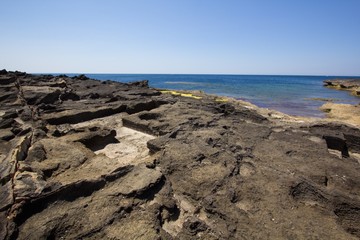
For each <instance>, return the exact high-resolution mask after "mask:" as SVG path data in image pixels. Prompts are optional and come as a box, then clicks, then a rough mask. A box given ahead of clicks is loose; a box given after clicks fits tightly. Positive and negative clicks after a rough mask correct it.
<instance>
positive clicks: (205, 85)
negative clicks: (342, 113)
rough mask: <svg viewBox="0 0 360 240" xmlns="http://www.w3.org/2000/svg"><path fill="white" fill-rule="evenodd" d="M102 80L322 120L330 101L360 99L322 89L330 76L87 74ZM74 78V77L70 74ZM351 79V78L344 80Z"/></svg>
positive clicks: (346, 93) (357, 100)
mask: <svg viewBox="0 0 360 240" xmlns="http://www.w3.org/2000/svg"><path fill="white" fill-rule="evenodd" d="M86 75H87V76H88V77H90V78H95V79H99V80H113V81H119V82H130V81H136V80H144V79H147V80H149V84H150V86H151V87H154V88H165V89H174V90H181V89H183V90H202V91H204V92H206V93H210V94H217V95H221V96H228V97H233V98H236V99H242V100H246V101H249V102H251V103H253V104H255V105H257V106H260V107H266V108H270V109H275V110H278V111H281V112H284V113H287V114H291V115H299V116H313V117H323V116H324V114H323V113H322V112H321V111H319V110H318V108H319V107H320V106H321V105H322V104H324V103H325V102H323V101H315V100H310V99H311V98H331V99H335V100H336V102H339V103H350V104H358V103H359V102H360V98H358V97H354V96H351V95H350V94H349V93H348V92H345V91H338V90H333V89H329V88H325V87H323V80H325V79H332V78H340V77H331V76H265V75H201V74H196V75H190V74H86ZM68 76H73V74H68ZM341 78H351V77H341Z"/></svg>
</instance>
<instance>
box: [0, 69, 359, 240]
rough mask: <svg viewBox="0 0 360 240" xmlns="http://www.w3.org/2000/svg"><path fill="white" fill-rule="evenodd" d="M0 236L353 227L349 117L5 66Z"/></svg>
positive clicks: (289, 234) (354, 234)
mask: <svg viewBox="0 0 360 240" xmlns="http://www.w3.org/2000/svg"><path fill="white" fill-rule="evenodd" d="M0 103H1V105H0V117H1V118H0V139H1V140H0V177H1V179H0V181H1V186H0V188H1V190H0V239H347V240H348V239H358V238H360V224H359V223H360V130H359V128H358V126H352V125H347V124H345V123H339V122H338V123H336V122H328V121H322V122H319V121H318V120H316V121H314V120H306V119H299V118H291V117H289V116H285V115H281V114H280V113H276V112H273V111H268V110H264V109H259V108H256V107H255V106H252V105H251V104H248V103H245V102H241V101H233V100H230V99H226V98H220V97H216V96H209V95H205V94H203V93H200V92H193V93H186V92H175V91H159V90H156V89H151V88H149V87H148V83H147V81H145V80H144V81H139V82H134V83H129V84H124V83H118V82H112V81H97V80H93V79H88V78H87V77H86V76H84V75H80V76H76V77H73V78H70V77H67V76H65V75H62V76H51V75H41V76H40V75H30V74H26V73H22V72H7V71H6V70H2V71H0Z"/></svg>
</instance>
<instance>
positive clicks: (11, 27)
mask: <svg viewBox="0 0 360 240" xmlns="http://www.w3.org/2000/svg"><path fill="white" fill-rule="evenodd" d="M359 12H360V1H358V0H302V1H290V0H273V1H269V0H248V1H247V0H234V1H232V0H222V1H221V0H206V1H204V0H191V1H190V0H178V1H175V0H147V1H146V0H142V1H138V0H129V1H127V0H124V1H122V0H118V1H116V0H107V1H100V0H71V1H70V0H61V1H49V0H32V1H29V0H1V1H0V32H1V33H0V68H1V69H2V68H6V69H8V70H21V71H27V72H64V73H70V72H76V73H81V72H84V73H218V74H223V73H225V74H304V75H356V76H359V75H360V14H359Z"/></svg>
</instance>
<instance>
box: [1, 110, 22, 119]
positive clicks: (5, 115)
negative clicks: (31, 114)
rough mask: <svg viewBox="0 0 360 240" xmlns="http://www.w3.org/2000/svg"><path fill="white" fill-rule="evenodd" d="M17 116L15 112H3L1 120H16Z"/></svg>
mask: <svg viewBox="0 0 360 240" xmlns="http://www.w3.org/2000/svg"><path fill="white" fill-rule="evenodd" d="M17 116H18V114H17V112H16V111H15V110H10V111H7V112H5V114H4V115H3V116H2V118H3V119H8V118H16V117H17Z"/></svg>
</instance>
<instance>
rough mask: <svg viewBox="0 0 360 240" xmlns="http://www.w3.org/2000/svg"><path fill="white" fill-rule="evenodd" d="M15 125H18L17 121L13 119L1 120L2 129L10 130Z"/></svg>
mask: <svg viewBox="0 0 360 240" xmlns="http://www.w3.org/2000/svg"><path fill="white" fill-rule="evenodd" d="M15 123H16V121H15V120H14V119H12V118H8V119H1V120H0V129H4V128H10V127H12V126H14V125H15Z"/></svg>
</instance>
